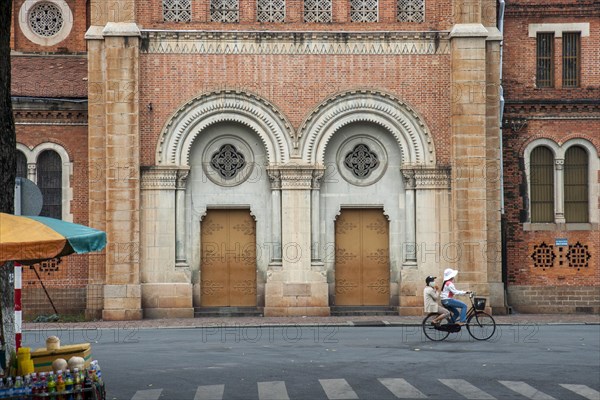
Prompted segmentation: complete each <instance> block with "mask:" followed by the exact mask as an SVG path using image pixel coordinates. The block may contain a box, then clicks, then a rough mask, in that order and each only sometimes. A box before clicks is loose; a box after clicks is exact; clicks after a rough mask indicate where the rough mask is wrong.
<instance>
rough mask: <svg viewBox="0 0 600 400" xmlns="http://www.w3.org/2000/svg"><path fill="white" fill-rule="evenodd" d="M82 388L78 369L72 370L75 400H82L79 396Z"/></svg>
mask: <svg viewBox="0 0 600 400" xmlns="http://www.w3.org/2000/svg"><path fill="white" fill-rule="evenodd" d="M82 388H83V382H81V374H80V373H79V368H75V369H73V389H74V390H75V400H83V397H82V395H81V389H82Z"/></svg>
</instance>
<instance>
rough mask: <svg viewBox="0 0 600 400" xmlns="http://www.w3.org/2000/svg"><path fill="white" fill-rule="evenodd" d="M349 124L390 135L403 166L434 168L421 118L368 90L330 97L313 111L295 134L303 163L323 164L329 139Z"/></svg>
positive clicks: (400, 103) (388, 97)
mask: <svg viewBox="0 0 600 400" xmlns="http://www.w3.org/2000/svg"><path fill="white" fill-rule="evenodd" d="M353 122H372V123H375V124H378V125H380V126H382V127H384V128H385V129H387V130H388V131H389V132H391V134H392V135H393V136H394V138H395V139H396V141H397V142H398V145H399V146H400V151H401V153H402V162H403V163H405V164H414V165H423V166H434V165H435V148H434V144H433V139H432V137H431V134H430V133H429V129H428V128H427V126H426V125H425V122H424V121H423V118H422V117H421V116H420V115H419V114H418V113H417V112H416V111H414V110H413V109H412V108H411V107H410V106H409V105H408V104H406V103H405V102H403V101H401V100H399V99H398V98H396V97H395V96H393V95H391V94H388V93H384V92H380V91H371V90H360V91H349V92H344V93H340V94H337V95H334V96H332V97H330V98H329V99H327V100H325V102H323V103H322V104H321V105H319V106H318V107H317V108H315V109H314V110H313V112H312V113H311V114H310V115H309V116H308V118H306V120H305V121H304V123H303V124H302V126H301V128H300V130H299V134H298V138H299V140H300V142H301V149H302V157H303V159H304V160H306V161H308V162H311V163H315V162H317V163H322V162H324V157H325V148H326V146H327V143H328V142H329V140H330V139H331V137H332V136H333V135H334V133H335V132H336V131H337V130H339V129H340V128H342V127H343V126H345V125H348V124H351V123H353Z"/></svg>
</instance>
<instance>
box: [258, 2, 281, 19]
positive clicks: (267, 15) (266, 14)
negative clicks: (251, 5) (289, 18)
mask: <svg viewBox="0 0 600 400" xmlns="http://www.w3.org/2000/svg"><path fill="white" fill-rule="evenodd" d="M275 1H279V2H280V3H281V9H276V5H275V4H274V2H275ZM286 6H287V5H286V1H285V0H256V21H257V22H263V23H265V22H273V23H282V22H285V17H286ZM265 7H266V8H267V9H264V8H265ZM275 13H280V14H281V19H280V20H276V19H275V18H274V14H275Z"/></svg>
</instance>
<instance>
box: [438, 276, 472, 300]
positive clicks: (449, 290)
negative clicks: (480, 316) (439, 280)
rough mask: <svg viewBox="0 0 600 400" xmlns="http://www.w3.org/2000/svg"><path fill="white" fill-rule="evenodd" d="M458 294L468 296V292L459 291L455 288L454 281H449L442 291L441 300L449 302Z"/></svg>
mask: <svg viewBox="0 0 600 400" xmlns="http://www.w3.org/2000/svg"><path fill="white" fill-rule="evenodd" d="M457 294H467V292H466V291H464V290H458V289H457V288H455V287H454V283H453V282H452V281H447V282H446V284H445V285H444V288H443V289H442V294H441V295H440V298H441V299H442V300H448V299H451V298H453V297H454V295H457Z"/></svg>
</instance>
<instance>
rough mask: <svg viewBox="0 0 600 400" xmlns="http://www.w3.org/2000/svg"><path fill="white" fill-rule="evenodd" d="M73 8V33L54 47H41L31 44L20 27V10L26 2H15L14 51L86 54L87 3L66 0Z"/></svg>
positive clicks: (16, 0) (14, 0) (15, 0)
mask: <svg viewBox="0 0 600 400" xmlns="http://www.w3.org/2000/svg"><path fill="white" fill-rule="evenodd" d="M65 1H66V3H67V4H68V5H69V7H70V8H71V13H72V14H73V27H72V28H71V33H69V36H67V38H66V39H65V40H63V41H62V42H60V43H57V44H55V45H53V46H40V45H37V44H35V43H33V42H31V41H30V40H29V39H27V37H25V35H24V34H23V32H22V31H21V28H20V27H19V10H20V9H21V6H22V5H23V3H24V2H25V0H13V35H14V37H13V38H12V40H11V48H12V50H15V51H18V52H26V53H29V52H58V53H78V52H85V51H86V50H87V45H86V43H85V38H84V36H85V32H86V31H87V22H86V21H87V18H86V13H87V11H86V1H84V0H65Z"/></svg>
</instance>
